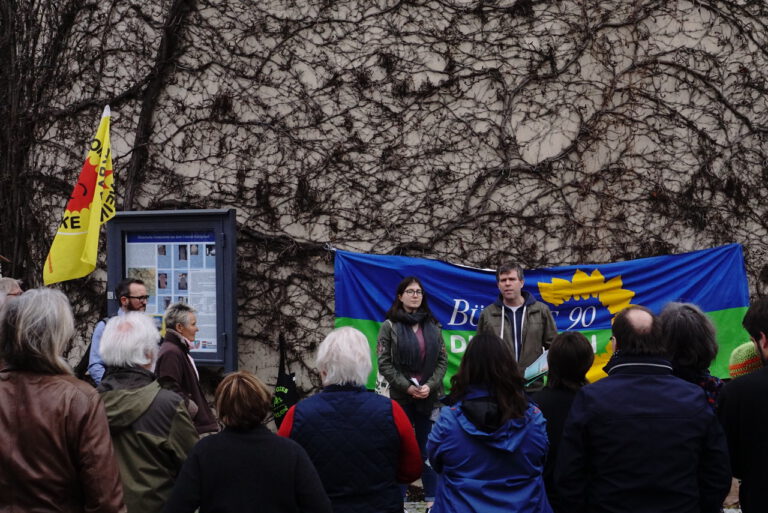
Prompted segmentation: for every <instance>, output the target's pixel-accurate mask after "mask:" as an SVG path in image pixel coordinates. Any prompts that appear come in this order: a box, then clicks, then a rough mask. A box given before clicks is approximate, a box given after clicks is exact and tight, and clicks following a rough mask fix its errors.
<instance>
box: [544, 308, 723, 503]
mask: <svg viewBox="0 0 768 513" xmlns="http://www.w3.org/2000/svg"><path fill="white" fill-rule="evenodd" d="M612 332H613V337H614V338H613V341H614V345H615V349H616V352H615V353H614V355H613V357H612V358H611V360H610V361H609V362H608V365H606V366H605V370H606V372H607V374H608V377H607V378H603V379H601V380H599V381H597V382H595V383H592V384H589V385H587V386H585V387H582V388H581V390H579V391H578V393H577V394H576V397H575V398H574V400H573V404H572V405H571V411H570V413H569V414H568V418H567V419H566V422H565V427H564V428H563V436H562V438H561V440H560V447H559V451H558V455H557V462H556V463H555V484H556V485H557V493H558V496H559V498H560V499H561V504H562V511H568V512H569V513H571V512H572V513H604V512H607V511H613V512H633V513H641V512H653V513H719V511H720V509H721V507H722V504H723V499H725V496H726V495H727V494H728V490H729V488H730V484H731V473H730V472H731V469H730V465H729V462H728V447H727V445H726V441H725V436H724V434H723V430H722V428H721V427H720V425H719V424H718V422H717V419H716V418H715V412H714V411H713V410H712V408H710V407H709V405H708V404H707V401H706V400H705V397H704V394H703V393H702V391H701V388H699V387H698V386H696V385H694V384H692V383H688V382H686V381H684V380H682V379H680V378H678V377H675V376H673V375H672V364H671V363H670V362H669V360H667V359H666V358H664V357H665V355H666V354H667V348H666V347H665V346H664V342H663V335H662V331H661V326H660V322H659V321H658V318H657V317H656V316H655V315H653V313H652V312H651V311H650V310H648V309H647V308H644V307H641V306H636V305H632V306H630V307H628V308H626V309H624V310H622V311H621V312H619V313H618V314H617V315H616V317H615V318H614V321H613V327H612Z"/></svg>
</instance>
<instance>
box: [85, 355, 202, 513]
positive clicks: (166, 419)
mask: <svg viewBox="0 0 768 513" xmlns="http://www.w3.org/2000/svg"><path fill="white" fill-rule="evenodd" d="M99 392H101V394H102V398H103V400H104V405H105V406H106V409H107V418H108V419H109V427H110V431H111V433H112V443H113V444H114V447H115V453H116V454H117V461H118V463H119V465H120V478H121V480H122V482H123V493H124V495H125V504H126V506H128V511H129V512H135V513H152V512H160V511H162V510H163V507H164V506H165V503H166V501H167V500H168V498H169V497H170V496H171V491H172V490H173V483H174V481H175V479H176V476H177V474H178V473H179V470H180V469H181V466H182V464H183V463H184V460H185V459H186V458H187V454H188V453H189V451H190V450H191V449H192V446H193V445H195V443H196V442H197V439H198V436H197V430H196V429H195V426H194V425H193V424H192V419H190V418H189V413H187V409H186V407H185V406H184V401H183V400H182V398H181V397H180V396H179V395H178V394H176V393H175V392H171V391H170V390H163V389H161V388H160V385H158V383H157V381H156V380H155V376H154V374H152V373H151V372H149V371H148V370H144V369H141V368H135V367H134V368H122V367H118V368H114V367H109V368H107V372H106V373H105V374H104V379H103V380H102V382H101V385H100V386H99Z"/></svg>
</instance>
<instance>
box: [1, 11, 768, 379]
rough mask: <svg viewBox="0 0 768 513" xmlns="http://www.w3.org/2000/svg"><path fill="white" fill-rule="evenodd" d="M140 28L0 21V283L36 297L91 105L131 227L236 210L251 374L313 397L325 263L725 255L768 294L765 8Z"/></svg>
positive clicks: (46, 15) (153, 23) (176, 16)
mask: <svg viewBox="0 0 768 513" xmlns="http://www.w3.org/2000/svg"><path fill="white" fill-rule="evenodd" d="M145 4H146V2H138V1H128V2H117V1H114V2H111V3H110V2H98V3H95V2H87V1H74V0H70V1H62V2H56V3H55V4H54V3H53V2H41V1H38V2H35V1H27V2H19V3H16V4H14V5H10V4H7V3H6V4H4V5H3V7H2V8H0V13H2V14H0V16H2V33H1V34H0V65H2V66H3V68H2V69H10V70H12V72H11V73H9V74H7V75H3V76H2V77H0V81H2V82H3V83H2V86H3V87H2V89H1V90H0V97H2V100H3V101H2V103H0V108H2V109H3V112H2V114H3V115H4V116H3V119H7V120H8V123H6V124H5V125H4V126H2V127H0V134H1V135H2V137H0V152H2V153H1V154H0V157H1V158H2V165H1V166H0V184H1V185H2V188H3V201H2V206H1V207H0V208H2V209H3V211H2V229H1V230H0V231H1V233H2V240H0V254H2V255H4V256H6V257H9V258H10V259H11V260H12V261H13V263H12V264H11V265H10V266H9V267H7V266H4V267H3V271H4V273H7V274H13V275H16V276H20V277H25V278H27V280H28V281H30V282H31V283H36V282H38V281H39V276H40V265H41V262H42V258H43V257H44V255H45V254H46V253H47V249H48V244H49V242H50V237H51V235H52V233H53V231H54V226H55V224H56V222H57V216H58V215H60V211H61V209H62V208H63V205H64V203H65V202H66V197H67V195H68V194H69V190H70V188H71V184H72V183H73V181H74V176H75V174H76V172H77V170H78V169H79V165H80V164H79V163H78V160H80V159H81V158H82V155H81V154H82V150H81V149H82V148H83V147H84V146H83V141H84V140H87V138H88V137H89V136H90V135H89V131H92V129H93V120H94V119H96V118H97V116H98V114H97V112H99V111H100V108H101V106H102V105H103V104H104V103H110V105H112V106H113V112H115V116H114V122H113V136H112V137H113V140H115V147H116V150H117V153H118V154H117V159H116V161H115V167H116V175H117V190H118V194H119V195H121V192H120V191H124V192H123V194H122V198H123V200H124V202H125V206H127V207H130V208H133V209H165V208H222V207H232V208H236V209H237V212H238V220H239V225H240V235H239V240H238V252H239V253H238V255H239V268H238V276H239V278H240V283H239V284H238V286H239V306H240V315H239V322H240V334H239V336H240V340H241V344H240V350H241V363H242V364H243V365H245V366H247V367H249V368H255V367H261V366H263V365H264V364H263V363H262V362H257V361H255V360H254V358H256V357H255V356H254V355H256V354H259V349H260V348H264V347H265V345H267V346H269V347H271V348H272V349H274V350H276V340H277V333H278V332H280V331H283V332H285V333H286V336H287V340H288V341H289V342H290V343H291V344H292V352H291V357H292V360H293V363H292V366H294V367H297V366H299V367H303V368H304V369H305V371H306V372H305V375H307V374H311V373H310V369H311V366H312V361H311V358H309V356H308V355H309V354H311V352H312V351H313V350H314V348H315V347H316V345H317V343H318V342H319V341H320V340H322V337H323V335H324V334H325V333H326V332H327V331H328V329H329V328H330V327H331V325H332V319H333V275H332V254H330V253H329V252H327V251H326V250H324V249H323V248H324V245H325V244H326V243H330V244H331V245H334V246H337V247H341V248H345V249H353V250H360V251H370V252H377V253H395V254H407V255H413V256H430V257H436V258H442V259H446V260H450V261H454V262H460V263H465V264H470V265H478V266H484V267H493V266H495V265H496V264H497V263H498V262H499V260H502V259H517V260H519V261H521V262H522V263H523V264H524V265H525V266H528V267H539V266H545V265H566V264H573V263H583V262H606V261H613V260H622V259H630V258H638V257H644V256H651V255H657V254H662V253H670V252H681V251H687V250H692V249H698V248H703V247H709V246H714V245H719V244H724V243H729V242H739V243H741V244H743V245H744V250H745V256H746V263H747V271H748V275H749V278H750V284H751V286H752V290H753V291H754V293H756V294H764V293H765V291H766V287H768V265H767V264H768V258H766V257H768V246H766V242H765V241H766V240H767V239H766V238H767V237H768V216H766V208H765V205H766V200H767V199H768V198H767V197H766V196H768V187H767V186H768V166H767V165H766V164H767V163H768V144H767V142H766V137H767V136H768V95H766V92H768V91H767V90H768V82H767V80H768V66H767V65H766V64H768V62H767V61H768V41H767V40H766V39H768V7H766V5H765V4H764V2H751V1H746V0H741V1H716V0H702V1H691V2H683V1H673V2H661V1H651V0H642V1H639V2H631V3H628V2H619V1H617V0H603V1H600V0H598V1H594V0H568V1H558V2H544V1H536V0H517V1H513V0H494V1H478V2H465V1H459V0H435V1H413V0H401V1H394V0H378V1H375V2H356V1H350V0H347V1H334V2H329V1H317V2H304V3H302V4H301V5H297V4H296V3H295V2H287V1H279V0H266V1H264V2H259V3H258V4H254V3H252V2H242V1H234V0H226V1H216V2H213V1H211V0H197V1H192V0H175V1H165V2H158V3H151V4H152V5H145ZM30 27H31V28H30ZM121 148H122V150H123V151H122V154H121V153H120V149H121ZM83 281H85V286H83V284H82V283H78V284H76V286H75V285H65V289H67V290H69V291H70V292H71V297H72V298H73V301H74V302H75V303H76V305H77V308H78V312H79V313H80V315H81V319H85V318H86V317H87V316H88V315H91V316H92V315H93V309H94V308H97V307H98V306H99V305H101V304H102V299H101V295H102V289H101V287H102V284H101V282H100V281H99V279H98V277H96V278H90V279H87V280H83ZM272 365H274V364H272ZM269 372H271V371H269ZM275 372H276V370H275ZM266 377H267V378H269V377H270V376H266ZM313 383H314V384H316V383H317V381H316V380H315V381H313V382H309V381H306V380H305V381H304V382H303V383H302V386H304V388H309V387H311V386H312V384H313Z"/></svg>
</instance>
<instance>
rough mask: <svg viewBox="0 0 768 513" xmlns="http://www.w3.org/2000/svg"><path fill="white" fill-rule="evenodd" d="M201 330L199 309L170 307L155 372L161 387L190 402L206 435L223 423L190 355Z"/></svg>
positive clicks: (192, 414)
mask: <svg viewBox="0 0 768 513" xmlns="http://www.w3.org/2000/svg"><path fill="white" fill-rule="evenodd" d="M198 331H199V328H198V327H197V310H195V309H194V308H192V307H191V306H189V305H186V304H184V303H174V304H172V305H171V306H169V307H168V309H167V310H166V311H165V337H164V338H163V343H162V344H161V345H160V354H159V356H158V358H157V367H156V369H155V373H156V374H157V378H158V380H159V381H160V384H161V386H163V387H165V388H169V389H171V390H173V391H175V392H177V393H178V394H180V395H181V396H182V397H184V398H185V399H186V400H187V406H188V407H189V413H190V415H191V416H192V421H193V422H194V424H195V427H196V428H197V432H198V433H199V434H201V435H202V434H205V433H213V432H216V431H218V430H219V423H218V422H217V421H216V416H215V415H214V414H213V411H211V407H210V406H208V402H207V401H206V399H205V394H204V393H203V388H202V387H201V386H200V375H199V374H198V372H197V367H196V366H195V361H194V360H193V359H192V356H191V355H190V354H189V351H190V349H191V348H192V344H193V343H194V341H195V336H196V335H197V332H198Z"/></svg>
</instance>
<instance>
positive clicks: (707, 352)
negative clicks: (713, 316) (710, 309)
mask: <svg viewBox="0 0 768 513" xmlns="http://www.w3.org/2000/svg"><path fill="white" fill-rule="evenodd" d="M659 320H660V321H661V327H662V330H663V332H664V345H665V346H666V348H667V352H668V353H669V358H670V360H672V363H673V364H674V365H675V367H682V368H688V369H695V370H704V369H706V368H708V367H709V366H710V365H711V364H712V361H713V360H714V359H715V357H716V356H717V341H716V340H715V326H714V325H713V324H712V321H710V320H709V318H708V317H707V316H706V315H705V314H704V312H702V311H701V309H700V308H699V307H698V306H696V305H694V304H691V303H668V304H667V306H665V307H664V310H663V311H662V312H661V315H660V316H659Z"/></svg>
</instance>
